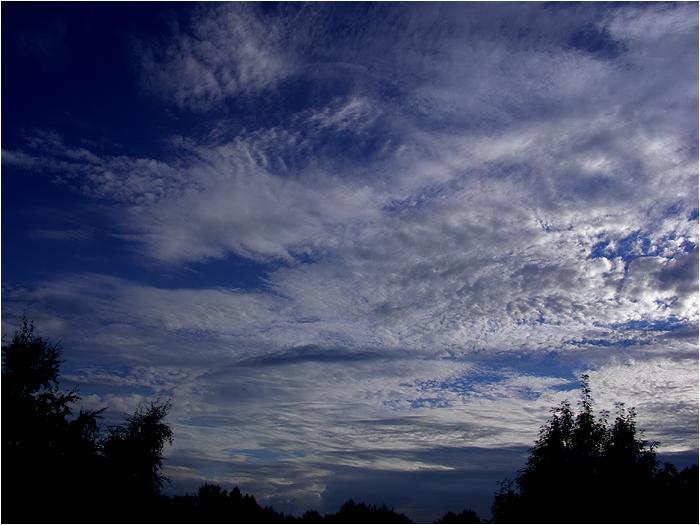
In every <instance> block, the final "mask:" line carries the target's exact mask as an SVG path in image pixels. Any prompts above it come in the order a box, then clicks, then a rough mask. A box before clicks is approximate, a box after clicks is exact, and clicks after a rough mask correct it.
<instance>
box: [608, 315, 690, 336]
mask: <svg viewBox="0 0 700 525" xmlns="http://www.w3.org/2000/svg"><path fill="white" fill-rule="evenodd" d="M687 325H688V324H687V323H686V322H685V321H684V320H682V319H679V318H678V317H676V316H675V315H672V316H670V317H668V318H667V319H655V320H647V319H634V320H631V321H626V322H624V323H615V324H611V325H610V328H612V329H614V330H643V331H650V332H668V331H671V330H677V329H679V328H684V327H686V326H687Z"/></svg>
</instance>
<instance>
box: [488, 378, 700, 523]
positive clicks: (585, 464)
mask: <svg viewBox="0 0 700 525" xmlns="http://www.w3.org/2000/svg"><path fill="white" fill-rule="evenodd" d="M581 379H582V389H581V399H580V401H579V411H578V413H577V414H574V412H573V410H572V408H571V405H570V404H569V402H568V401H565V402H563V403H562V404H561V405H559V406H558V407H555V408H554V409H553V410H552V416H551V418H550V419H549V421H548V422H547V424H546V425H544V426H543V427H542V428H541V429H540V434H539V437H538V439H537V440H536V441H535V444H534V446H533V447H532V448H531V449H530V456H529V458H528V460H527V464H526V466H525V467H524V468H523V469H522V470H520V472H519V474H518V476H517V477H516V478H515V480H513V481H508V480H507V481H506V482H504V483H503V484H502V487H501V491H500V492H499V493H498V494H496V497H495V499H494V503H493V506H492V512H493V518H494V521H496V522H497V523H533V522H545V523H555V522H557V523H601V522H606V523H631V522H634V523H650V522H664V523H668V522H683V523H689V522H697V517H698V494H697V489H695V492H694V494H692V495H691V490H692V489H691V487H693V486H694V487H695V488H697V467H695V470H694V472H695V473H696V475H695V476H694V477H693V475H692V473H693V471H692V469H691V470H688V469H686V470H684V471H683V473H678V472H676V471H675V469H673V468H666V469H664V470H663V471H658V469H657V460H656V452H655V450H654V449H655V446H656V444H655V443H649V442H647V441H645V440H643V439H641V437H640V436H639V432H638V430H637V425H636V413H635V411H634V409H633V408H632V409H626V408H625V406H624V405H623V404H622V403H620V404H618V405H617V415H616V417H615V419H614V421H613V422H612V423H608V417H609V416H608V414H607V413H604V412H603V413H601V414H600V416H599V417H598V418H597V419H596V417H595V416H594V414H593V399H592V396H591V390H590V387H589V382H588V381H589V378H588V376H586V375H583V376H582V378H581ZM672 486H674V487H677V486H680V487H686V486H687V487H688V489H687V490H675V491H674V490H672V489H670V487H672Z"/></svg>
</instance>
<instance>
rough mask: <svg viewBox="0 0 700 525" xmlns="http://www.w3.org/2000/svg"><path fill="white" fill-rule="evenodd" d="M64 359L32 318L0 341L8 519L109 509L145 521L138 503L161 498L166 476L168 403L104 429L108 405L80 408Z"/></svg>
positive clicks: (74, 516)
mask: <svg viewBox="0 0 700 525" xmlns="http://www.w3.org/2000/svg"><path fill="white" fill-rule="evenodd" d="M59 357H60V351H59V349H58V347H57V346H56V345H55V344H53V343H51V342H49V341H47V340H45V339H42V338H41V337H38V336H36V335H35V334H34V326H33V324H32V323H30V322H28V321H27V320H23V322H22V325H21V326H20V328H19V330H18V331H17V332H16V333H15V334H14V336H13V338H12V341H11V342H10V344H9V345H6V346H3V347H2V429H3V432H2V452H3V462H2V481H3V483H2V499H3V506H2V518H3V521H6V522H32V521H36V522H61V521H90V522H92V521H99V520H97V519H96V516H97V515H99V513H104V512H105V511H106V510H107V511H109V512H110V516H111V518H112V519H117V518H119V519H120V520H122V521H137V520H141V519H143V517H142V516H141V515H138V514H135V513H134V511H135V510H136V509H135V507H133V505H134V504H136V505H138V504H139V503H142V502H144V501H146V500H147V499H148V498H151V499H153V498H157V497H158V494H159V491H160V487H161V485H162V483H163V481H164V479H165V478H163V476H161V475H160V468H161V462H162V453H163V446H164V444H165V443H166V442H169V441H170V440H171V439H172V433H171V430H170V428H169V427H168V426H167V424H165V423H163V419H164V418H165V416H166V415H167V412H168V409H169V404H167V403H165V404H157V403H152V404H150V405H149V406H148V407H146V408H143V409H139V410H137V411H136V413H134V414H133V415H132V416H130V417H129V418H127V420H126V423H125V424H124V425H122V426H115V427H112V428H110V429H109V430H108V431H107V434H106V435H105V434H104V433H103V432H101V429H100V425H99V420H100V417H101V414H102V412H103V410H104V409H103V410H92V411H89V410H88V411H85V410H80V411H79V412H78V413H77V414H74V410H73V407H74V405H75V404H76V403H77V402H78V401H79V400H80V396H79V395H78V393H77V392H76V391H75V390H67V391H66V390H61V389H60V387H59V381H58V376H59V371H60V363H61V362H60V359H59ZM38 490H40V494H37V491H38ZM125 502H129V504H128V505H125ZM37 503H40V504H37ZM129 513H131V514H132V515H131V516H130V515H129Z"/></svg>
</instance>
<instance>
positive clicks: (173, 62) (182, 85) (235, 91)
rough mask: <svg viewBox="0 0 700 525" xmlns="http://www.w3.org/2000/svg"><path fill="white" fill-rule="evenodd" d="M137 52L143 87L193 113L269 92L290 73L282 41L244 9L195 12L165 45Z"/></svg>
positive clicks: (249, 9) (291, 60)
mask: <svg viewBox="0 0 700 525" xmlns="http://www.w3.org/2000/svg"><path fill="white" fill-rule="evenodd" d="M138 51H139V53H140V54H141V57H140V58H141V69H142V75H143V81H144V83H145V85H146V86H147V87H149V88H150V89H152V90H153V91H154V92H156V93H158V94H161V95H163V96H165V97H167V98H169V99H171V100H172V101H173V102H174V103H175V104H176V105H177V106H178V107H180V108H189V109H195V110H207V109H211V108H212V107H215V106H217V105H218V104H220V103H222V102H224V101H225V100H226V99H229V98H233V97H236V96H240V95H245V94H246V93H250V92H255V91H260V90H265V89H269V88H272V87H274V86H275V84H277V83H278V82H279V81H281V80H283V79H284V78H285V77H286V76H288V75H290V74H291V73H292V72H293V71H294V60H295V57H294V56H293V55H292V54H291V53H290V52H289V51H288V49H287V48H286V47H285V35H284V34H282V33H281V31H280V29H279V28H278V27H276V25H275V24H274V21H272V20H271V19H269V18H264V17H261V16H260V14H259V13H258V9H257V8H256V7H254V6H252V5H245V4H237V5H234V4H219V5H213V4H212V5H206V6H199V8H198V9H197V13H196V14H195V15H194V16H193V17H192V18H191V19H190V20H189V23H188V24H187V25H186V26H185V27H184V28H179V27H178V28H177V29H176V30H175V31H174V34H172V35H170V37H169V39H168V40H167V42H165V43H164V44H163V45H160V46H158V45H155V46H152V45H148V44H144V45H142V46H139V49H138Z"/></svg>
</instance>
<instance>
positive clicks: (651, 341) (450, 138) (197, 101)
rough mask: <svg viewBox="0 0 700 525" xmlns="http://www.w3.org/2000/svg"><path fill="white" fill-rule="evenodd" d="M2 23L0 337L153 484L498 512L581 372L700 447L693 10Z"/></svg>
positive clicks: (95, 13)
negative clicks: (39, 364) (58, 382)
mask: <svg viewBox="0 0 700 525" xmlns="http://www.w3.org/2000/svg"><path fill="white" fill-rule="evenodd" d="M2 16H3V18H4V23H5V25H4V29H5V30H4V31H2V76H3V81H2V106H3V110H4V111H3V116H2V253H3V256H2V337H3V341H7V340H8V338H10V337H11V335H12V333H13V331H14V330H15V328H16V327H17V326H18V324H19V320H20V318H21V317H22V316H23V315H26V316H27V317H28V318H30V319H32V320H34V323H35V326H36V330H37V333H39V334H40V335H42V336H46V337H49V338H50V339H51V340H52V341H55V342H58V343H59V344H60V346H61V348H62V357H63V359H64V360H65V362H64V364H63V367H62V382H63V383H62V384H64V385H66V386H70V385H76V384H77V385H80V393H81V395H82V406H84V407H86V408H100V407H104V406H108V407H109V411H108V412H107V416H106V418H105V424H109V423H110V422H113V421H117V420H118V419H119V418H120V417H122V415H124V414H127V413H130V412H131V411H133V410H134V409H135V408H137V407H138V406H139V404H140V403H144V402H146V401H148V400H153V399H160V400H165V399H172V410H171V413H170V416H169V418H168V422H169V423H170V424H171V425H172V428H173V431H174V443H173V445H172V446H171V447H168V448H167V449H166V452H165V455H166V457H167V460H166V461H165V474H166V475H168V476H169V477H170V478H171V480H172V485H171V486H170V487H169V488H168V489H167V490H168V491H170V492H171V493H183V492H185V491H192V490H195V489H196V487H197V486H198V485H199V484H201V483H202V482H204V481H213V482H216V483H220V484H221V485H222V486H224V488H230V487H231V486H233V485H234V484H235V485H239V486H240V487H241V489H242V490H244V491H247V492H252V493H253V494H255V496H256V498H257V499H258V501H260V502H261V503H263V504H271V505H273V506H275V508H276V509H278V510H282V511H284V512H294V513H300V512H303V511H304V510H307V509H309V508H316V509H318V510H320V511H321V512H328V511H333V510H335V509H337V508H338V505H339V504H340V503H342V502H343V501H345V500H346V499H348V498H351V497H352V498H354V499H355V500H362V501H366V502H368V503H376V504H382V503H386V504H387V505H389V506H393V507H395V508H396V509H397V510H399V511H401V512H404V513H406V514H407V515H409V516H410V517H411V518H413V519H416V520H423V521H432V520H435V519H437V518H439V517H440V516H441V515H443V514H444V513H445V512H446V511H448V510H452V511H459V510H462V509H463V508H468V507H471V508H474V509H475V510H476V511H477V512H478V513H479V514H480V515H481V516H482V517H488V516H489V507H490V504H491V501H492V497H493V494H494V492H495V491H496V490H498V481H501V480H503V479H504V478H505V477H513V476H514V475H515V473H516V471H517V469H518V468H520V467H521V466H522V465H523V462H524V460H525V458H526V455H527V449H528V447H529V446H530V445H531V444H532V442H533V440H534V439H535V438H536V437H537V432H538V428H539V427H540V426H541V425H542V424H544V423H545V421H546V419H547V417H548V415H549V409H550V408H551V407H552V406H554V405H556V404H558V403H559V402H561V401H562V400H564V399H569V400H571V401H572V402H575V401H576V399H577V398H578V386H579V385H578V377H579V376H580V375H581V374H583V373H588V374H589V375H590V378H591V379H590V381H591V387H592V389H593V395H594V399H595V401H596V408H597V409H601V410H604V409H605V410H611V411H614V406H615V403H616V402H618V401H620V402H624V403H626V404H627V406H635V407H636V408H637V411H638V422H639V425H640V427H641V428H643V429H644V430H645V437H646V438H647V439H650V440H658V441H659V442H660V445H659V449H658V450H659V452H660V453H661V454H662V455H664V457H669V458H676V460H678V461H680V462H681V463H682V462H683V461H686V462H697V450H698V119H697V115H698V46H697V41H698V5H697V4H696V3H640V4H637V3H624V4H616V3H576V4H569V3H553V4H540V3H444V4H443V3H425V4H423V3H411V4H388V3H371V4H370V3H367V4H363V3H350V4H345V3H343V4H340V3H338V4H332V3H312V4H303V3H283V4H276V3H263V4H254V3H246V4H243V3H241V4H235V3H226V4H219V3H160V2H159V3H111V4H102V5H97V4H93V3H72V4H60V3H51V4H48V3H41V4H40V3H7V2H4V3H3V4H2Z"/></svg>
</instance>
